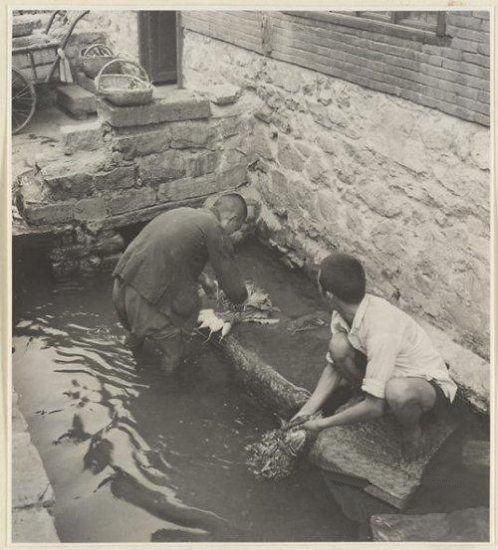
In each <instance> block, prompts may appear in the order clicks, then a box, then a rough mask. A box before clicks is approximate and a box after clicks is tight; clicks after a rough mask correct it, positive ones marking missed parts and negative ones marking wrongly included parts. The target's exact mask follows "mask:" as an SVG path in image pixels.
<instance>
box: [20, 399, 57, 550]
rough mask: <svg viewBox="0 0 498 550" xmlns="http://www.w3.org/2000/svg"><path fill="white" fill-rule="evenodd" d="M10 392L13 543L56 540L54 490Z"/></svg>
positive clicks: (26, 425)
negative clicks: (53, 513) (53, 507)
mask: <svg viewBox="0 0 498 550" xmlns="http://www.w3.org/2000/svg"><path fill="white" fill-rule="evenodd" d="M17 401H18V394H17V393H16V392H15V391H13V392H12V447H11V449H12V495H11V505H12V521H11V533H12V542H13V543H15V544H19V543H50V542H52V543H54V542H59V536H58V534H57V531H56V529H55V525H54V519H53V516H52V515H51V512H50V510H51V508H52V506H53V505H54V502H55V501H54V492H53V489H52V485H51V483H50V481H49V479H48V476H47V473H46V471H45V468H44V466H43V462H42V460H41V458H40V455H39V453H38V451H37V449H36V447H35V445H34V444H33V442H32V440H31V436H30V434H29V430H28V424H27V422H26V420H25V418H24V416H23V415H22V413H21V411H20V410H19V407H18V405H17Z"/></svg>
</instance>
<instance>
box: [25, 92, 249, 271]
mask: <svg viewBox="0 0 498 550" xmlns="http://www.w3.org/2000/svg"><path fill="white" fill-rule="evenodd" d="M210 99H211V100H212V102H211V101H210ZM210 99H207V98H206V97H201V96H199V95H198V94H192V93H190V92H188V91H185V90H178V89H176V88H175V87H168V89H167V90H166V94H165V96H164V97H158V98H156V99H155V101H154V102H152V103H151V104H148V105H145V106H138V107H115V106H112V105H111V104H109V103H107V102H105V101H101V102H100V103H99V106H98V120H97V121H95V122H89V123H83V124H77V125H74V126H67V127H62V128H61V136H62V141H61V144H60V147H57V148H54V150H53V152H52V154H51V155H49V156H47V155H46V154H45V155H43V157H42V158H39V159H37V160H36V168H35V169H34V170H32V171H30V172H28V173H25V174H23V175H22V176H21V177H20V178H19V180H20V186H19V192H18V195H17V205H18V208H19V212H20V213H21V215H22V216H23V218H24V219H25V220H26V221H27V222H28V224H30V225H31V226H36V227H38V228H39V229H40V230H43V229H44V228H47V227H49V228H50V232H51V233H52V234H54V235H55V244H54V246H53V248H52V250H51V252H50V261H51V265H52V271H53V273H54V275H55V276H56V277H57V278H59V279H64V278H68V277H70V276H72V275H74V274H76V273H82V272H83V273H94V272H95V271H98V270H100V269H108V268H109V267H112V265H113V264H114V263H115V262H116V260H117V257H118V255H119V253H120V252H121V251H122V249H123V247H124V242H123V239H122V238H121V236H120V233H119V228H121V227H125V226H129V225H130V224H134V223H138V222H144V221H148V220H149V219H151V218H152V217H154V216H155V215H157V214H158V213H160V212H161V211H162V210H165V209H168V208H174V207H177V206H181V205H185V204H191V205H199V204H201V203H202V202H203V201H204V200H205V199H206V198H207V197H208V196H209V195H212V194H215V193H219V192H222V191H227V190H230V189H236V188H238V187H240V186H242V185H244V184H245V183H246V182H247V170H246V168H247V164H248V162H249V159H248V158H247V154H246V153H245V152H244V151H243V149H242V146H241V144H240V141H241V138H240V135H241V134H243V132H242V131H241V128H242V126H243V125H244V124H245V122H244V115H243V111H244V107H243V105H238V104H237V93H236V90H234V89H233V88H230V87H224V88H222V89H218V90H214V91H213V93H212V94H211V96H210ZM219 103H222V104H223V105H222V106H219V105H218V104H219Z"/></svg>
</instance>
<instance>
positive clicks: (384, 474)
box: [310, 416, 455, 509]
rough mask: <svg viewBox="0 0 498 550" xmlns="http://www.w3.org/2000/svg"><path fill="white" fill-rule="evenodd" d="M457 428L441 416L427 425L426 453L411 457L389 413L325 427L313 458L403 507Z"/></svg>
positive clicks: (323, 465)
mask: <svg viewBox="0 0 498 550" xmlns="http://www.w3.org/2000/svg"><path fill="white" fill-rule="evenodd" d="M454 429H455V424H454V422H452V421H451V420H442V419H441V420H438V421H436V422H434V423H432V424H431V425H430V426H427V427H426V429H425V431H424V436H425V443H424V448H423V452H422V455H421V456H420V458H417V459H415V460H408V459H407V458H406V457H405V456H404V454H403V452H402V448H401V439H400V434H399V428H398V426H397V424H396V422H395V420H394V419H393V418H392V417H390V416H385V417H383V418H380V419H378V420H374V421H370V422H364V423H361V424H356V425H352V426H336V427H334V428H328V429H326V430H323V431H322V432H321V433H320V434H319V436H318V438H317V441H316V443H315V445H314V447H313V448H312V450H311V453H310V458H311V460H312V461H313V462H314V463H316V464H317V465H318V466H320V467H321V468H323V469H325V470H329V471H332V472H337V473H341V474H344V475H347V476H351V477H352V478H355V479H359V480H363V481H365V482H366V483H365V486H364V491H365V492H367V493H369V494H370V495H373V496H375V497H376V498H379V499H381V500H383V501H385V502H387V503H389V504H391V505H392V506H395V507H396V508H399V509H403V508H405V506H406V505H407V503H408V500H409V499H410V497H411V496H412V495H413V493H414V492H415V490H416V489H417V487H418V486H419V485H420V483H421V481H422V476H423V474H424V471H425V468H426V467H427V465H428V463H429V461H430V460H431V458H432V457H433V456H434V454H435V453H436V451H437V450H438V449H439V448H440V446H441V445H442V444H443V442H444V441H445V440H446V438H447V437H448V436H449V435H450V434H451V433H452V432H453V430H454Z"/></svg>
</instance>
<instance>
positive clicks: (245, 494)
mask: <svg viewBox="0 0 498 550" xmlns="http://www.w3.org/2000/svg"><path fill="white" fill-rule="evenodd" d="M110 296H111V292H110V282H109V281H108V280H101V281H94V282H88V283H85V285H84V286H80V285H78V284H74V283H72V284H70V285H65V286H60V285H59V286H57V287H53V288H50V287H46V286H43V285H41V284H39V285H37V284H36V282H32V283H30V288H29V292H25V293H24V295H23V293H20V294H19V295H18V300H17V307H16V313H17V315H18V319H16V325H15V334H14V347H15V353H14V362H13V379H14V385H15V387H16V390H17V391H18V393H19V394H20V405H21V409H22V410H23V412H24V414H25V416H26V418H27V420H28V423H29V425H30V430H31V433H32V437H33V440H34V442H35V444H36V445H37V447H38V449H39V451H40V454H41V456H42V459H43V461H44V463H45V467H46V469H47V472H48V475H49V478H50V480H51V482H52V484H53V486H54V491H55V494H56V507H55V520H56V526H57V529H58V532H59V534H60V536H61V540H63V541H79V542H90V541H94V542H97V541H98V542H108V541H130V542H132V541H150V540H152V541H189V540H191V541H194V540H195V541H197V540H239V541H244V540H254V541H256V540H268V541H272V540H273V541H275V540H288V541H299V540H317V541H319V540H351V538H352V533H353V531H352V525H351V522H350V521H348V520H347V519H346V518H345V517H344V516H343V515H342V514H341V512H340V511H339V509H338V507H337V505H336V504H335V503H334V502H333V501H332V500H331V499H330V497H328V496H327V494H326V492H325V491H323V489H322V487H321V483H320V479H319V478H318V477H317V474H316V472H313V471H304V469H303V472H302V475H300V476H295V477H294V478H292V479H290V480H286V481H284V482H281V483H279V484H275V483H274V484H269V483H261V482H257V481H255V480H254V479H253V478H252V477H251V476H250V474H249V473H248V472H247V469H246V467H245V465H244V453H243V447H244V445H245V443H246V442H247V441H248V440H249V439H250V438H251V439H252V438H254V437H257V430H265V429H268V428H269V427H270V426H271V419H270V418H268V417H267V416H266V415H264V414H263V413H261V412H258V411H257V410H255V409H254V408H253V407H251V405H250V404H249V403H247V402H246V401H245V400H244V398H243V396H242V395H241V394H240V392H239V391H238V390H237V388H236V387H235V386H234V385H233V383H232V381H231V380H230V376H229V370H228V369H227V367H226V365H224V364H223V362H222V361H221V360H220V359H219V358H218V357H216V356H214V355H213V352H212V351H211V349H210V348H209V347H207V346H206V347H202V348H201V350H200V353H199V356H198V357H197V358H196V360H195V362H194V363H193V364H190V365H189V366H187V367H186V368H185V370H184V371H183V372H182V374H181V376H171V377H164V375H161V374H158V372H157V371H156V370H155V369H154V368H153V366H151V365H142V366H141V368H139V367H137V365H136V364H135V360H134V358H133V357H132V355H131V353H130V352H129V351H128V350H127V349H126V348H125V347H124V346H123V341H124V338H123V334H122V332H121V330H120V328H119V326H118V324H117V322H116V319H115V317H114V312H113V309H112V304H111V300H110Z"/></svg>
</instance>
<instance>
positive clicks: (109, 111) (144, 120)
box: [97, 90, 211, 128]
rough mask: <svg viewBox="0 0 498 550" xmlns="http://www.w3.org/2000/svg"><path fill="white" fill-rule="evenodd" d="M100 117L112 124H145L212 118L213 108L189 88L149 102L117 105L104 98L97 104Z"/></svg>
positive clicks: (121, 126) (173, 91)
mask: <svg viewBox="0 0 498 550" xmlns="http://www.w3.org/2000/svg"><path fill="white" fill-rule="evenodd" d="M97 112H98V115H99V118H100V119H101V120H103V121H104V122H107V123H109V124H110V125H111V126H113V127H117V128H124V127H129V126H146V125H148V124H158V123H160V122H174V121H178V120H194V119H202V118H209V117H210V116H211V107H210V104H209V101H208V100H207V99H201V98H198V97H196V96H194V95H192V94H191V93H190V92H187V91H186V90H172V91H171V94H170V95H169V96H168V97H165V98H160V99H155V100H154V101H152V102H151V103H149V104H147V105H139V106H132V107H117V106H115V105H112V104H111V103H109V102H108V101H106V100H104V99H101V100H99V102H98V105H97Z"/></svg>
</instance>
